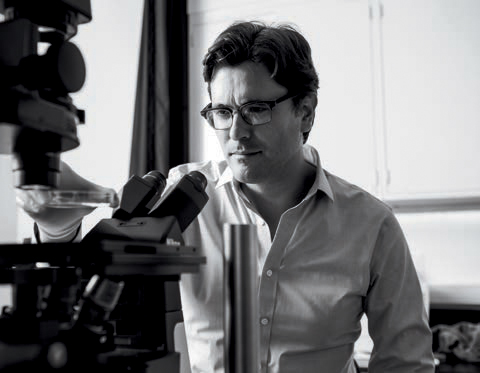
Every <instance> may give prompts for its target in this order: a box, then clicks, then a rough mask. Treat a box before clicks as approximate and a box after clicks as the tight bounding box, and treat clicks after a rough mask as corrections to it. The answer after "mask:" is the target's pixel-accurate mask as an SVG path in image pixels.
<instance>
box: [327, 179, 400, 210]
mask: <svg viewBox="0 0 480 373" xmlns="http://www.w3.org/2000/svg"><path fill="white" fill-rule="evenodd" d="M324 172H325V175H326V177H327V180H328V182H329V184H330V187H331V188H332V191H333V194H334V198H335V199H336V200H338V202H340V203H345V204H347V205H350V206H355V207H357V208H359V207H361V208H368V209H370V210H372V209H376V210H377V211H378V212H383V213H384V214H387V215H390V214H392V208H391V207H390V206H389V205H388V204H386V203H385V202H384V201H382V200H381V199H380V198H378V197H376V196H374V195H373V194H372V193H371V192H369V191H367V190H366V189H364V188H362V187H360V186H358V185H356V184H353V183H351V182H349V181H347V180H345V179H343V178H341V177H339V176H337V175H334V174H332V173H330V172H328V171H327V170H324Z"/></svg>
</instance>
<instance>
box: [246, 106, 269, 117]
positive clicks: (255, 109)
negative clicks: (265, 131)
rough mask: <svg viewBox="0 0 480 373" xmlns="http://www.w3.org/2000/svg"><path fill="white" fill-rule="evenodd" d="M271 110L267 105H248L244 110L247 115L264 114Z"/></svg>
mask: <svg viewBox="0 0 480 373" xmlns="http://www.w3.org/2000/svg"><path fill="white" fill-rule="evenodd" d="M268 110H269V107H268V106H267V105H248V106H246V107H244V108H243V111H244V113H245V114H254V115H255V114H262V113H265V112H267V111H268Z"/></svg>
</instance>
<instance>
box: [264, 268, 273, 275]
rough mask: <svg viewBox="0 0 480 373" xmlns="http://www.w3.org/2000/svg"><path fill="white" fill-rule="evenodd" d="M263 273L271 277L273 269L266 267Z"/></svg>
mask: <svg viewBox="0 0 480 373" xmlns="http://www.w3.org/2000/svg"><path fill="white" fill-rule="evenodd" d="M265 274H266V275H267V277H272V275H273V271H272V270H271V269H268V270H267V272H265Z"/></svg>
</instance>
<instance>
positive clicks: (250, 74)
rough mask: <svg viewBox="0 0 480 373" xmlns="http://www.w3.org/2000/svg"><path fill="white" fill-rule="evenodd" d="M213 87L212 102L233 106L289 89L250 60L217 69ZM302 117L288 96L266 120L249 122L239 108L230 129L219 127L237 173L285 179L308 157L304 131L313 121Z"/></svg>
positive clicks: (251, 179)
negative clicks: (256, 123) (305, 149)
mask: <svg viewBox="0 0 480 373" xmlns="http://www.w3.org/2000/svg"><path fill="white" fill-rule="evenodd" d="M210 89H211V98H212V107H222V106H223V107H225V106H227V107H230V108H232V109H237V108H238V107H239V106H240V105H242V104H245V103H247V102H251V101H257V100H262V101H272V100H276V99H278V98H279V97H281V96H283V95H285V94H286V93H287V89H286V88H285V87H284V86H281V85H280V84H278V83H277V82H275V81H274V80H273V79H272V78H271V77H270V73H269V72H268V70H267V68H266V67H265V66H264V65H263V64H258V63H254V62H250V61H248V62H244V63H242V64H240V65H236V66H222V67H219V68H217V69H216V70H215V73H214V75H213V79H212V81H211V84H210ZM303 117H304V116H303V115H302V111H301V110H300V112H298V113H296V111H295V109H294V106H293V103H292V100H291V99H288V100H286V101H283V102H281V103H279V104H277V106H275V107H274V108H273V110H272V120H271V122H269V123H267V124H262V125H258V126H251V125H249V124H248V123H246V122H245V121H244V120H243V118H242V117H241V115H240V114H239V113H235V114H234V116H233V122H232V127H231V128H230V129H227V130H215V132H216V135H217V137H218V140H219V141H220V145H221V147H222V150H223V153H224V155H225V158H226V160H227V162H228V164H229V166H230V168H231V169H232V171H233V175H234V178H235V179H236V180H237V181H239V182H241V183H247V184H259V183H266V184H268V183H270V182H278V181H285V179H284V178H288V176H289V175H290V174H291V171H292V170H295V169H296V167H299V166H300V162H304V161H303V154H302V145H303V137H302V132H303V131H306V130H308V128H307V127H310V126H311V123H310V122H308V121H307V120H305V119H304V118H303Z"/></svg>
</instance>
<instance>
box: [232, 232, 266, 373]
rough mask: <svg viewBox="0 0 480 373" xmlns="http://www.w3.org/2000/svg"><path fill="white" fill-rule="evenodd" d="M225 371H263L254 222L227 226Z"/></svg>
mask: <svg viewBox="0 0 480 373" xmlns="http://www.w3.org/2000/svg"><path fill="white" fill-rule="evenodd" d="M224 248H225V256H224V332H225V340H224V347H225V348H224V358H225V372H227V373H253V372H257V371H258V370H259V357H258V351H259V340H260V334H259V329H258V323H259V307H258V285H257V276H258V274H257V260H256V256H257V252H258V241H257V231H256V227H255V226H254V225H235V224H225V226H224Z"/></svg>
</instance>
